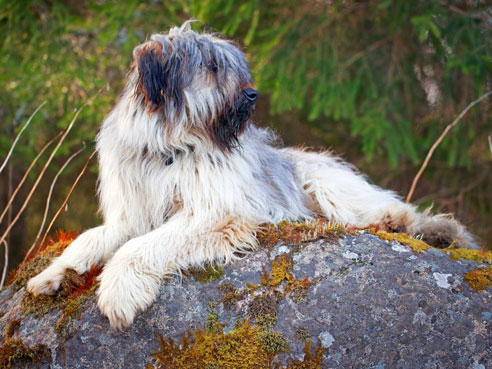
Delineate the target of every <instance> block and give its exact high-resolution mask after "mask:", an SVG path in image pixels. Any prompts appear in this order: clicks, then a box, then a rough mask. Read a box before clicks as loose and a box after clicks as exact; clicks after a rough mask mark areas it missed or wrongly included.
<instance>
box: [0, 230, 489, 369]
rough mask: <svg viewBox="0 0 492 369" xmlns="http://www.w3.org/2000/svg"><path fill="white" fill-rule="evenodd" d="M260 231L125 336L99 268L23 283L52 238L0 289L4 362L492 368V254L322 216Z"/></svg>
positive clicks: (187, 280) (174, 290)
mask: <svg viewBox="0 0 492 369" xmlns="http://www.w3.org/2000/svg"><path fill="white" fill-rule="evenodd" d="M259 239H260V241H261V247H259V248H258V249H257V250H256V251H254V252H251V253H250V254H248V255H246V256H245V257H244V258H242V259H241V260H239V261H236V262H233V263H231V264H229V265H227V266H226V267H225V268H221V267H218V266H215V267H212V266H209V267H207V268H205V269H204V270H194V271H188V272H186V273H185V274H184V276H183V279H182V280H180V279H178V278H174V279H171V280H169V281H167V282H166V283H164V284H163V286H162V288H161V293H160V294H159V297H158V299H157V301H156V302H155V303H154V304H153V305H152V306H151V307H150V308H149V309H148V310H147V311H144V312H142V313H141V314H140V315H138V316H137V318H136V319H135V321H134V323H133V325H132V326H131V327H130V328H128V329H126V330H124V331H121V332H120V331H112V330H111V329H110V328H109V324H108V321H107V319H106V318H105V317H104V316H102V315H101V314H100V312H99V310H98V308H97V305H96V298H95V296H94V291H95V289H96V287H97V286H96V283H97V282H95V278H94V277H95V276H96V275H97V273H98V270H96V269H93V270H92V271H91V272H89V273H87V274H86V275H84V276H82V277H79V276H77V275H76V274H75V273H73V272H68V273H67V281H66V283H64V285H63V286H62V288H61V291H60V293H59V294H58V295H57V296H56V297H41V298H34V297H33V296H30V295H29V294H27V293H26V292H25V289H24V287H23V285H24V284H25V282H26V280H27V279H28V278H29V277H30V276H31V275H33V274H35V273H37V272H38V271H39V270H41V269H42V268H44V267H45V266H46V265H47V263H48V261H49V259H50V257H52V256H53V255H57V254H59V253H60V252H61V251H62V250H63V247H64V246H66V243H65V244H64V243H63V242H60V243H55V244H53V245H51V246H49V247H47V248H45V249H44V250H43V251H42V252H40V253H39V254H38V255H37V256H36V257H35V258H34V259H33V260H31V261H30V263H28V264H26V265H25V266H23V267H22V268H21V269H20V270H19V272H18V273H17V276H16V277H15V279H14V280H13V282H12V283H11V284H10V286H9V287H8V288H6V289H5V290H4V291H3V292H2V293H1V294H0V303H1V305H0V316H1V318H0V330H1V331H2V332H3V333H2V340H3V346H2V347H0V367H14V368H15V367H28V368H32V367H36V366H39V367H43V368H144V367H146V366H147V367H149V368H154V367H155V368H205V369H219V368H220V369H222V368H224V369H227V368H238V369H239V368H281V367H287V368H351V367H357V368H362V367H363V368H476V369H480V368H482V369H486V368H492V288H491V287H490V285H491V283H492V269H491V267H490V266H489V264H490V263H491V262H492V254H490V253H486V252H480V251H468V250H459V249H458V250H438V249H435V248H429V247H427V245H425V244H424V243H423V242H421V241H419V240H416V239H411V238H409V237H408V236H406V235H404V234H389V233H385V232H378V231H374V230H373V231H358V232H356V231H348V230H343V229H340V228H338V227H335V226H332V225H331V224H329V223H326V222H322V221H318V222H317V223H312V224H291V223H284V224H281V225H279V227H278V228H274V227H268V228H267V229H266V230H265V231H264V233H262V234H260V235H259ZM398 241H401V243H400V242H398Z"/></svg>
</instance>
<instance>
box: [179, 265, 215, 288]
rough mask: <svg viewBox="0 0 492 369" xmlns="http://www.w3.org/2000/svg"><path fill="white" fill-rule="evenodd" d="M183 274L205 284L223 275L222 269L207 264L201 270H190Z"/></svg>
mask: <svg viewBox="0 0 492 369" xmlns="http://www.w3.org/2000/svg"><path fill="white" fill-rule="evenodd" d="M185 274H191V275H192V276H193V278H194V279H195V281H197V282H200V283H203V284H206V283H210V282H214V281H217V280H219V279H220V278H221V277H222V276H223V275H224V268H222V267H220V266H217V265H212V264H207V265H205V266H204V267H203V268H190V269H189V270H188V272H187V273H185Z"/></svg>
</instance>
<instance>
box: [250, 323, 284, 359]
mask: <svg viewBox="0 0 492 369" xmlns="http://www.w3.org/2000/svg"><path fill="white" fill-rule="evenodd" d="M256 338H257V340H258V343H259V344H260V346H261V347H262V348H263V350H265V351H266V352H268V353H270V354H273V355H277V354H280V353H281V352H289V343H288V342H287V340H286V339H285V338H284V337H282V335H281V334H280V333H278V332H275V331H272V330H269V329H262V330H260V331H259V332H258V334H257V335H256Z"/></svg>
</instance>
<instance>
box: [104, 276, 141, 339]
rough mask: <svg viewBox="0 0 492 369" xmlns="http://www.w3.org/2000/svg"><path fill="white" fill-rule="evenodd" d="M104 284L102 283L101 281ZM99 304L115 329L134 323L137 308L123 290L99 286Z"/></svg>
mask: <svg viewBox="0 0 492 369" xmlns="http://www.w3.org/2000/svg"><path fill="white" fill-rule="evenodd" d="M101 284H102V283H101ZM98 294H99V298H98V300H97V305H98V306H99V310H101V313H102V314H104V315H105V316H106V317H107V318H108V319H109V325H110V326H111V328H113V329H119V330H121V329H123V328H126V327H128V326H129V325H130V324H132V322H133V319H134V318H135V314H136V310H135V308H134V307H133V306H132V304H131V302H130V301H128V300H127V298H128V296H125V294H124V293H122V291H116V290H112V289H108V288H102V287H100V288H99V291H98Z"/></svg>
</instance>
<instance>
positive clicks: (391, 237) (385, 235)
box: [368, 228, 429, 253]
mask: <svg viewBox="0 0 492 369" xmlns="http://www.w3.org/2000/svg"><path fill="white" fill-rule="evenodd" d="M368 232H369V233H372V234H373V235H375V236H377V237H379V238H380V239H382V240H384V241H389V242H393V241H396V242H399V243H401V244H403V245H406V246H409V247H410V248H411V249H412V250H413V251H414V252H418V253H423V252H424V251H427V250H428V249H429V245H428V244H426V243H425V242H424V241H422V240H419V239H417V238H413V237H411V236H410V235H408V234H406V233H389V232H386V231H381V230H378V229H376V228H370V229H368Z"/></svg>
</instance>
